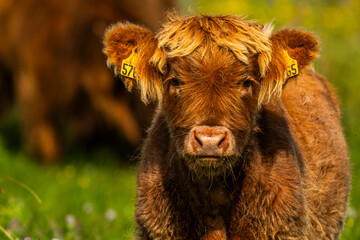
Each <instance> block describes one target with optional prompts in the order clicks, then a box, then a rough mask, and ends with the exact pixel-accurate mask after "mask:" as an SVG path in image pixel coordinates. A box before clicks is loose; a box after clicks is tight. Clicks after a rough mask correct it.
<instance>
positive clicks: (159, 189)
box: [104, 16, 350, 240]
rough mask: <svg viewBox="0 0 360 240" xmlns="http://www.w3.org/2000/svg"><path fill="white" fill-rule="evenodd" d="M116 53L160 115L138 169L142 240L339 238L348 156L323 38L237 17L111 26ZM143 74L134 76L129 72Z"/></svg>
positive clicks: (109, 44)
mask: <svg viewBox="0 0 360 240" xmlns="http://www.w3.org/2000/svg"><path fill="white" fill-rule="evenodd" d="M104 51H105V53H106V54H107V56H108V63H109V64H110V65H112V66H114V68H115V72H116V73H120V74H123V75H126V76H127V77H126V78H125V82H126V85H128V86H131V85H132V83H133V81H134V83H135V84H137V85H138V87H139V88H140V90H141V92H142V98H143V100H144V101H145V102H147V101H149V100H156V101H158V103H159V104H158V109H157V113H156V116H155V118H154V120H153V123H152V126H151V127H150V129H149V131H148V137H147V139H146V141H145V144H144V146H143V150H142V156H141V162H140V169H139V172H138V186H137V203H136V213H135V216H136V222H137V235H138V239H159V240H160V239H189V240H190V239H191V240H195V239H202V240H210V239H212V240H220V239H222V240H225V239H228V240H230V239H231V240H240V239H241V240H245V239H246V240H250V239H302V240H303V239H338V238H339V235H340V232H341V229H342V226H343V222H344V218H345V210H346V206H347V201H348V194H349V181H350V173H349V159H348V153H347V146H346V143H345V140H344V136H343V131H342V128H341V125H340V110H339V103H338V100H337V98H336V96H335V94H334V91H333V88H332V86H331V85H330V84H329V83H328V82H326V81H325V80H324V79H323V78H322V77H321V76H320V75H318V74H317V73H316V72H315V71H314V69H313V68H312V66H311V60H313V59H315V58H316V57H317V53H318V42H317V40H316V38H315V37H314V35H313V34H311V33H309V32H306V31H303V30H298V29H285V30H281V31H278V32H275V33H272V32H271V26H265V27H264V26H262V25H258V24H255V23H253V22H251V21H247V20H245V19H243V18H240V17H236V16H215V17H213V16H200V17H198V16H193V17H188V18H185V19H181V18H179V17H177V16H171V17H169V20H168V22H167V23H165V24H164V25H163V26H162V28H161V30H160V31H159V32H158V33H157V35H155V36H154V35H153V34H152V33H151V32H150V31H148V30H146V29H144V28H142V27H139V26H136V25H132V24H123V23H119V24H117V25H114V26H112V27H111V28H109V30H108V31H107V33H106V36H105V50H104ZM129 66H130V67H131V68H136V70H135V74H130V72H131V71H130V70H131V69H130V67H129Z"/></svg>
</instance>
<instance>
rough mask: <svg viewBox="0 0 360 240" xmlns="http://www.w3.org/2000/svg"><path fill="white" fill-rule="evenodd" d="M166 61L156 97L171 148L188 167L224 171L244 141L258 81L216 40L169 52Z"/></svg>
mask: <svg viewBox="0 0 360 240" xmlns="http://www.w3.org/2000/svg"><path fill="white" fill-rule="evenodd" d="M167 67H168V72H167V74H166V76H165V78H164V81H163V102H162V103H163V111H164V113H165V115H166V117H167V120H168V125H169V128H170V131H171V133H172V139H173V141H174V143H175V146H176V148H177V152H178V153H179V155H180V156H182V157H183V158H184V159H185V160H186V163H187V165H188V167H189V168H190V169H191V170H193V171H197V172H199V173H204V174H205V173H210V171H211V174H217V173H222V172H224V170H225V169H226V168H230V167H231V166H232V165H233V163H234V162H235V161H236V159H237V158H238V157H239V155H240V154H241V152H242V149H243V147H244V145H245V144H246V143H247V140H248V137H249V133H250V131H251V128H252V127H253V125H254V119H255V115H256V113H257V101H258V93H259V83H258V82H257V81H256V80H255V79H254V77H253V76H251V72H250V69H249V66H247V65H245V64H244V63H242V62H241V61H239V60H238V59H237V58H236V57H235V56H234V54H233V53H232V52H231V51H228V50H227V49H223V48H219V47H218V46H216V45H214V46H211V47H209V48H207V49H204V48H201V47H200V48H198V49H197V50H195V51H194V52H192V53H191V54H190V55H188V56H185V57H176V58H173V59H171V61H169V63H168V65H167Z"/></svg>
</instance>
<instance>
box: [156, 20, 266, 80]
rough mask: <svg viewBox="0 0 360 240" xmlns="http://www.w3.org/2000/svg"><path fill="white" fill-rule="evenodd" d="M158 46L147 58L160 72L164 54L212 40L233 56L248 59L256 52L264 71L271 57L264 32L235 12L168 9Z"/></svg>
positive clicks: (185, 51) (178, 53) (179, 53)
mask: <svg viewBox="0 0 360 240" xmlns="http://www.w3.org/2000/svg"><path fill="white" fill-rule="evenodd" d="M156 37H157V39H158V50H157V52H156V53H155V54H154V55H153V57H152V58H151V60H150V62H151V63H152V64H153V65H155V66H157V67H158V69H159V70H160V71H161V72H163V69H164V65H165V62H166V58H174V57H184V56H188V55H190V54H191V53H193V52H194V51H195V50H196V49H197V48H199V47H202V48H203V49H206V48H210V47H212V46H213V45H214V44H215V45H218V46H219V47H222V48H225V49H228V50H230V51H231V52H233V54H234V55H235V56H236V58H237V59H238V60H239V61H241V62H243V63H245V64H248V63H249V56H250V55H252V54H258V55H259V60H258V64H259V69H260V73H261V75H262V76H264V75H265V73H266V71H267V67H268V65H269V63H270V61H271V44H270V41H269V38H268V36H266V35H265V34H264V33H263V32H262V31H261V30H259V29H258V28H255V27H254V25H253V23H252V22H250V21H247V20H245V19H244V18H242V17H238V16H227V15H226V16H223V15H220V16H216V17H213V16H206V15H201V16H192V17H188V18H185V19H181V18H180V17H179V16H178V15H176V14H174V13H172V14H171V15H169V17H168V21H167V23H165V24H164V25H163V26H162V28H161V29H160V31H159V32H158V34H157V36H156Z"/></svg>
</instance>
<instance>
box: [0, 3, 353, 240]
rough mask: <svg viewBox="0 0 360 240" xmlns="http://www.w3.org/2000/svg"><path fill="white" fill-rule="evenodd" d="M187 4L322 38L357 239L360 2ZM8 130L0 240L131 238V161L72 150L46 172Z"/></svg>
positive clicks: (348, 231) (321, 66) (0, 161)
mask: <svg viewBox="0 0 360 240" xmlns="http://www.w3.org/2000/svg"><path fill="white" fill-rule="evenodd" d="M189 5H192V9H193V10H194V11H195V12H197V11H200V12H202V13H210V14H217V13H233V14H241V15H248V16H249V18H251V19H257V20H258V22H259V23H266V22H270V21H273V23H274V25H275V27H276V29H279V28H282V27H292V26H301V27H303V28H306V29H309V30H310V31H312V32H314V33H315V34H317V35H318V36H319V38H320V39H321V57H320V58H319V59H318V60H317V61H316V62H315V67H316V69H317V71H318V72H319V73H321V74H322V75H324V76H325V77H326V78H327V79H328V80H329V81H330V82H331V83H333V84H334V85H335V86H336V88H337V91H338V95H339V97H340V99H341V103H342V110H343V125H344V128H345V134H346V137H347V141H348V144H349V149H350V155H351V161H352V172H353V177H352V193H351V200H350V207H349V212H348V218H347V220H346V224H345V229H344V232H343V235H342V239H346V240H352V239H353V240H357V239H360V218H359V214H360V191H359V189H360V162H359V161H358V159H359V158H360V148H359V146H360V120H359V119H360V94H359V93H358V91H359V89H360V79H359V78H360V67H359V66H360V47H359V42H360V24H359V23H360V1H359V0H352V1H351V0H342V1H340V0H331V1H310V0H307V1H305V0H300V1H290V0H268V1H259V0H253V1H249V0H242V1H235V0H222V1H219V0H216V1H215V0H198V1H196V2H191V1H185V2H184V3H182V7H184V8H187V7H188V6H189ZM9 126H10V127H9ZM12 131H14V132H18V129H17V124H16V121H15V124H14V125H6V126H5V127H4V126H3V130H2V131H0V239H21V240H22V239H25V238H26V237H29V238H31V239H32V240H34V239H36V240H37V239H41V240H43V239H56V238H57V239H64V240H70V239H129V238H130V237H131V235H132V233H133V228H134V223H133V215H132V214H133V213H132V212H133V209H134V207H133V204H134V197H135V163H134V161H132V163H128V162H129V161H128V159H126V161H125V160H124V159H122V160H121V159H118V157H115V156H113V155H112V154H111V153H109V152H108V151H101V150H100V151H94V152H92V153H91V154H89V153H86V154H85V153H81V152H79V151H77V152H72V153H69V154H68V155H66V156H64V159H63V160H62V163H61V164H59V165H58V166H55V167H51V168H49V167H45V166H43V165H40V164H37V163H36V161H33V160H34V159H30V158H29V157H28V156H27V155H25V154H24V152H23V151H22V150H21V149H19V148H15V149H12V148H9V147H8V146H9V142H10V143H12V141H13V142H15V145H16V143H17V141H18V140H16V139H17V138H16V137H11V134H12ZM14 135H16V134H15V133H14ZM13 139H15V140H13ZM126 162H127V163H126ZM5 230H6V233H8V234H10V236H6V234H5ZM27 240H28V239H27Z"/></svg>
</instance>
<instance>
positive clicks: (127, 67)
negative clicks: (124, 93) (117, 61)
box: [120, 51, 137, 79]
mask: <svg viewBox="0 0 360 240" xmlns="http://www.w3.org/2000/svg"><path fill="white" fill-rule="evenodd" d="M136 57H137V56H136V53H135V51H132V53H131V55H130V56H129V57H128V58H126V59H124V60H123V61H122V63H121V71H120V74H121V75H123V76H125V77H129V78H133V79H136V76H137V75H136V66H135V63H136V62H137V59H136Z"/></svg>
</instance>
